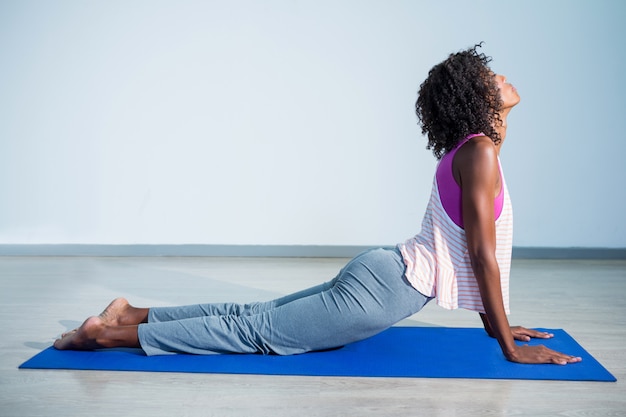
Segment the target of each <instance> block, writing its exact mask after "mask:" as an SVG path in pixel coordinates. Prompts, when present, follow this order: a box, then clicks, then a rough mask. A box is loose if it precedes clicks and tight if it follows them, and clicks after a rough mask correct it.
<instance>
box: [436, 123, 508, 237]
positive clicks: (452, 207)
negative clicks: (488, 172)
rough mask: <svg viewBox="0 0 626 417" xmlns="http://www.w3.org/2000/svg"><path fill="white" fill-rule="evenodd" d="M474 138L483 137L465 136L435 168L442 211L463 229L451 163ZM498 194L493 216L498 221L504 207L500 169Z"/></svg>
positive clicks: (458, 197) (460, 205)
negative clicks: (462, 147)
mask: <svg viewBox="0 0 626 417" xmlns="http://www.w3.org/2000/svg"><path fill="white" fill-rule="evenodd" d="M476 136H483V134H482V133H475V134H472V135H469V136H467V137H466V138H465V139H463V140H462V141H461V142H459V144H458V145H456V146H455V147H454V149H452V150H451V151H450V152H448V153H446V154H445V155H444V156H443V157H442V158H441V161H439V165H438V166H437V173H436V178H437V188H438V189H439V198H440V199H441V204H442V205H443V208H444V210H445V211H446V213H447V214H448V216H450V219H452V221H453V222H454V224H456V225H457V226H459V227H460V228H461V229H463V228H464V227H463V213H462V211H461V207H462V200H461V187H460V186H459V184H457V182H456V180H455V179H454V175H453V173H452V161H453V160H454V155H456V152H457V151H458V150H459V149H460V148H461V146H463V145H464V144H465V143H467V141H468V140H470V139H472V138H475V137H476ZM500 183H501V184H502V186H501V187H500V192H499V193H498V196H497V197H496V198H495V200H494V215H495V218H496V219H498V218H499V217H500V214H501V213H502V207H503V205H504V180H503V179H502V169H500Z"/></svg>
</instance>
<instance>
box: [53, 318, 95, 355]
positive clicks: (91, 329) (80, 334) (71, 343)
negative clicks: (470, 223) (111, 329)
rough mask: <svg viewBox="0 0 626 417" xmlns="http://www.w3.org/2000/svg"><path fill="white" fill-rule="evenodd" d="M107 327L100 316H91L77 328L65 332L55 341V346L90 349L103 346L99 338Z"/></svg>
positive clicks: (58, 347) (64, 348) (62, 348)
mask: <svg viewBox="0 0 626 417" xmlns="http://www.w3.org/2000/svg"><path fill="white" fill-rule="evenodd" d="M104 327H105V323H104V322H103V321H102V319H101V318H100V317H98V316H94V317H89V318H88V319H87V320H85V322H84V323H83V324H82V325H81V326H80V327H79V328H78V329H76V330H72V331H71V332H68V333H65V334H64V335H63V336H61V338H60V339H57V340H56V341H55V342H54V347H55V348H57V349H61V350H66V349H71V350H90V349H97V348H101V347H103V346H102V345H100V344H98V343H97V338H98V336H99V335H100V333H101V332H102V330H103V329H104Z"/></svg>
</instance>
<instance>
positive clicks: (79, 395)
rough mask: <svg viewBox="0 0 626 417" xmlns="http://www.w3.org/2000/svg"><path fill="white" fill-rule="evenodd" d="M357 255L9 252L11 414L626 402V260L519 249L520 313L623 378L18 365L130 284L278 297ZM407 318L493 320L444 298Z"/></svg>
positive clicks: (176, 296) (145, 293)
mask: <svg viewBox="0 0 626 417" xmlns="http://www.w3.org/2000/svg"><path fill="white" fill-rule="evenodd" d="M345 261H346V260H345V259H295V258H291V259H279V258H72V257H68V258H32V257H25V258H0V331H1V335H2V337H1V338H0V352H1V355H0V416H2V417H12V416H16V417H17V416H19V417H28V416H46V417H54V416H115V415H120V416H150V417H156V416H163V417H177V416H246V417H249V416H290V417H292V416H300V417H304V416H419V415H424V416H446V417H448V416H518V415H520V416H521V415H528V416H626V386H625V385H624V381H625V380H626V261H583V260H579V261H549V260H537V261H531V260H515V261H514V262H513V272H512V284H511V290H512V297H511V304H512V310H513V313H512V314H511V316H510V318H511V322H512V323H513V324H521V325H525V326H527V327H548V328H564V329H565V330H567V331H568V332H569V333H570V334H571V335H572V336H574V337H575V338H576V339H577V340H578V341H579V342H580V343H581V344H582V345H583V346H584V347H585V348H586V349H587V350H588V351H589V352H590V353H591V354H592V355H594V356H595V357H596V358H597V359H598V360H599V361H600V362H601V363H602V364H603V365H604V366H605V367H606V368H608V369H609V371H611V372H612V373H613V374H614V375H615V376H616V377H617V378H618V382H616V383H600V382H560V381H547V382H546V381H513V380H476V379H392V378H320V377H282V376H237V375H211V374H176V373H139V372H91V371H44V370H18V369H17V367H18V365H19V364H21V363H22V362H23V361H25V360H27V359H28V358H30V357H31V356H33V355H34V354H36V353H37V352H39V351H41V350H42V349H44V348H46V347H48V346H50V345H51V343H52V342H53V340H54V339H55V338H56V337H57V336H58V335H59V334H60V333H62V332H63V331H65V330H68V329H70V328H74V327H76V326H77V325H79V324H80V323H81V322H82V320H83V319H84V318H86V317H87V316H90V315H93V314H98V313H99V312H100V311H101V310H102V308H103V307H105V306H106V305H107V304H108V302H109V301H110V300H111V299H113V298H114V297H117V296H120V295H121V296H125V297H127V298H128V299H129V300H130V301H131V303H133V304H135V305H141V306H152V305H154V306H156V305H159V306H160V305H172V304H188V303H196V302H213V301H238V302H245V301H251V300H263V299H271V298H273V297H276V296H279V295H282V294H286V293H289V292H291V291H295V290H298V289H302V288H304V287H306V286H310V285H313V284H317V283H320V282H322V281H325V280H327V279H329V278H332V277H333V276H334V275H335V274H336V272H337V271H338V270H339V268H340V267H341V266H342V265H343V264H344V263H345ZM401 324H402V325H442V326H468V327H479V326H480V321H479V319H478V316H477V315H476V314H473V313H469V312H467V311H463V310H459V311H453V312H449V311H445V310H443V309H441V308H439V307H436V306H435V305H433V304H432V303H431V305H428V306H427V307H426V308H425V309H424V310H423V311H422V312H420V313H419V314H417V315H416V316H414V317H411V318H410V319H408V320H406V321H404V322H402V323H401ZM416 360H419V358H416ZM458 360H472V358H469V357H468V358H462V359H458Z"/></svg>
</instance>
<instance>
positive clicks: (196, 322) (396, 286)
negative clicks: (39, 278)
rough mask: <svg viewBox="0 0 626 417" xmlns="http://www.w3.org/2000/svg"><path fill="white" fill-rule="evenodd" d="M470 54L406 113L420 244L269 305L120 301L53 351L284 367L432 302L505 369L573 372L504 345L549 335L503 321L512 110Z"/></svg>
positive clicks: (412, 242) (455, 58)
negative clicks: (423, 155)
mask: <svg viewBox="0 0 626 417" xmlns="http://www.w3.org/2000/svg"><path fill="white" fill-rule="evenodd" d="M478 46H479V45H478ZM478 46H475V47H474V48H470V49H468V50H466V51H462V52H459V53H456V54H452V55H450V56H449V57H448V59H446V60H445V61H444V62H442V63H440V64H438V65H437V66H435V67H433V68H432V69H431V71H430V72H429V74H428V78H427V79H426V81H424V83H422V85H421V86H420V90H419V96H418V100H417V103H416V113H417V116H418V119H419V122H420V124H421V126H422V133H424V134H426V135H427V136H428V148H429V149H432V151H433V152H434V154H435V156H436V157H437V158H438V159H440V162H439V165H438V168H437V172H436V175H435V179H434V183H433V192H432V194H431V199H430V202H429V204H428V207H427V210H426V214H425V217H424V220H423V223H422V231H421V232H420V233H419V234H418V235H416V236H415V237H413V238H412V239H409V240H407V241H406V242H405V243H402V244H400V245H398V246H397V247H396V248H393V249H375V250H370V251H367V252H365V253H363V254H361V255H359V256H357V257H356V258H354V259H353V260H352V261H350V262H349V263H348V264H347V265H346V266H345V267H344V268H343V269H342V270H341V271H340V272H339V274H338V275H337V277H336V278H334V279H333V280H332V281H330V282H327V283H325V284H322V285H319V286H317V287H313V288H310V289H308V290H305V291H301V292H298V293H295V294H292V295H289V296H286V297H283V298H279V299H277V300H273V301H269V302H264V303H252V304H246V305H237V304H205V305H193V306H185V307H168V308H150V309H148V308H137V307H133V306H131V305H130V304H128V302H127V301H126V300H125V299H122V298H119V299H116V300H114V301H113V302H112V303H111V304H110V305H109V306H108V307H107V308H106V309H105V310H104V312H103V313H102V314H100V315H99V316H96V317H90V318H89V319H87V320H86V321H85V322H84V323H83V324H82V326H81V327H80V328H78V329H76V330H74V331H72V332H70V333H67V334H65V335H63V336H62V337H61V339H59V340H57V341H56V342H55V344H54V346H55V347H56V348H58V349H93V348H101V347H120V346H124V347H141V348H142V349H143V350H144V351H145V352H146V354H148V355H158V354H166V353H172V352H182V353H193V354H208V353H215V352H237V353H264V354H269V353H273V354H280V355H290V354H298V353H304V352H308V351H314V350H322V349H329V348H334V347H338V346H342V345H345V344H347V343H351V342H354V341H357V340H362V339H365V338H367V337H370V336H373V335H374V334H376V333H379V332H380V331H382V330H384V329H386V328H388V327H390V326H392V325H393V324H395V323H397V322H398V321H400V320H402V319H404V318H406V317H408V316H410V315H412V314H414V313H416V312H418V311H419V310H420V309H421V308H422V307H423V306H424V305H425V304H426V303H428V302H429V301H430V300H431V299H436V302H437V303H438V304H439V305H441V306H443V307H444V308H449V309H453V308H459V307H461V308H466V309H470V310H474V311H477V312H478V313H479V314H480V317H481V319H482V321H483V324H484V326H485V330H486V331H487V333H488V334H489V335H490V336H492V337H494V338H496V339H497V341H498V343H499V344H500V346H501V348H502V352H503V354H504V356H505V357H506V359H508V360H510V361H514V362H520V363H557V364H567V363H574V362H578V361H580V360H581V359H580V358H578V357H573V356H570V355H567V354H563V353H559V352H555V351H553V350H550V349H548V348H546V347H544V346H518V345H517V344H516V343H515V342H514V340H515V339H517V340H521V341H528V340H530V338H533V337H534V338H544V339H545V338H550V337H552V335H551V334H548V333H545V332H538V331H535V330H530V329H525V328H523V327H510V326H509V323H508V320H507V316H506V314H507V313H508V277H509V269H510V260H511V245H512V238H511V236H512V234H511V233H512V229H511V226H512V214H511V204H510V200H509V197H508V192H507V189H506V184H505V182H504V178H503V176H502V174H501V169H500V164H499V159H498V155H499V152H500V148H501V147H502V144H503V142H504V138H505V136H506V128H507V123H506V120H507V115H508V114H509V112H510V111H511V109H512V108H513V107H514V106H515V105H516V104H517V103H518V102H519V100H520V98H519V95H518V94H517V91H516V90H515V88H514V87H513V86H512V85H511V84H509V83H507V82H506V79H505V77H503V76H502V75H496V74H494V73H493V72H492V71H491V70H490V69H489V66H488V63H489V62H490V58H489V57H486V56H485V55H484V54H482V53H478V52H477V48H478Z"/></svg>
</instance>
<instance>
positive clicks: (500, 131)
mask: <svg viewBox="0 0 626 417" xmlns="http://www.w3.org/2000/svg"><path fill="white" fill-rule="evenodd" d="M510 111H511V109H504V110H502V111H501V112H500V124H499V125H498V126H496V132H498V135H499V136H500V143H498V145H497V148H498V154H500V149H501V148H502V144H503V143H504V139H505V138H506V128H507V122H506V118H507V116H508V115H509V112H510Z"/></svg>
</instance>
